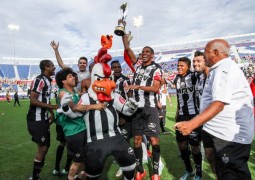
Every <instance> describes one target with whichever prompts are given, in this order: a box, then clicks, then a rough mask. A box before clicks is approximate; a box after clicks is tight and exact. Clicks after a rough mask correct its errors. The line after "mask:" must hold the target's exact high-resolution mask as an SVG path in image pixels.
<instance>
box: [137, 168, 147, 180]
mask: <svg viewBox="0 0 255 180" xmlns="http://www.w3.org/2000/svg"><path fill="white" fill-rule="evenodd" d="M145 176H146V171H145V170H144V171H143V173H140V172H137V173H136V175H135V180H142V179H143V178H144V177H145Z"/></svg>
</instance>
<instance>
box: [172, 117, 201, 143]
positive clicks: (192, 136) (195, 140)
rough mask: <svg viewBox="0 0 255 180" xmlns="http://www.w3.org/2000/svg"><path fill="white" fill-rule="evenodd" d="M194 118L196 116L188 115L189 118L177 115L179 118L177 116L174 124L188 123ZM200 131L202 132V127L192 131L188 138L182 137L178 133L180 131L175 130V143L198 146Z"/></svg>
mask: <svg viewBox="0 0 255 180" xmlns="http://www.w3.org/2000/svg"><path fill="white" fill-rule="evenodd" d="M195 116H196V115H189V116H182V115H179V116H177V119H176V122H181V121H189V120H191V119H192V118H194V117H195ZM201 130H202V126H200V127H198V128H196V129H194V130H193V131H192V132H191V133H190V134H189V135H188V136H183V135H182V133H180V131H178V130H176V131H175V135H176V141H177V142H183V141H188V143H189V144H190V145H191V146H199V145H200V142H201V140H202V137H201Z"/></svg>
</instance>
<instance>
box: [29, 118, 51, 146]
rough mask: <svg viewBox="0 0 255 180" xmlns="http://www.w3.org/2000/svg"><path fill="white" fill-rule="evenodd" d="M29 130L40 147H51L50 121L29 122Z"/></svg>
mask: <svg viewBox="0 0 255 180" xmlns="http://www.w3.org/2000/svg"><path fill="white" fill-rule="evenodd" d="M27 129H28V132H29V134H30V135H31V136H32V141H34V142H35V143H36V144H38V145H40V146H48V147H50V124H49V121H45V120H41V121H27Z"/></svg>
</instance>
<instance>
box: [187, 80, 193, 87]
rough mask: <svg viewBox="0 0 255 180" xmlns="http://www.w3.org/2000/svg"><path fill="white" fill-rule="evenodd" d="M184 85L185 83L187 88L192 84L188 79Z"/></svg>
mask: <svg viewBox="0 0 255 180" xmlns="http://www.w3.org/2000/svg"><path fill="white" fill-rule="evenodd" d="M186 83H187V87H190V86H192V82H191V79H190V78H189V79H187V80H186Z"/></svg>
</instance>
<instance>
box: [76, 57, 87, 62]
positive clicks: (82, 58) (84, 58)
mask: <svg viewBox="0 0 255 180" xmlns="http://www.w3.org/2000/svg"><path fill="white" fill-rule="evenodd" d="M81 60H85V61H86V63H88V59H87V58H86V57H84V56H82V57H80V59H79V60H78V64H79V63H80V61H81Z"/></svg>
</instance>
